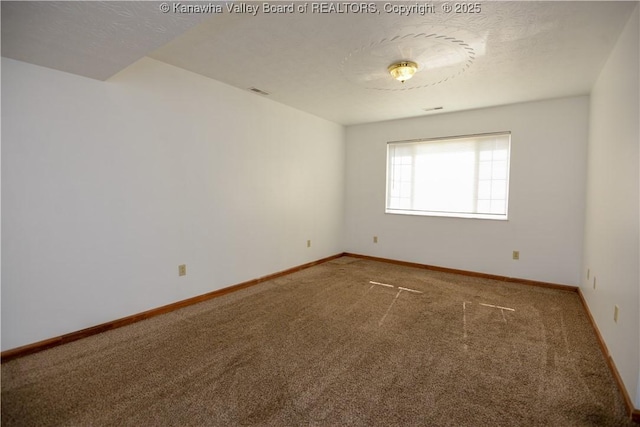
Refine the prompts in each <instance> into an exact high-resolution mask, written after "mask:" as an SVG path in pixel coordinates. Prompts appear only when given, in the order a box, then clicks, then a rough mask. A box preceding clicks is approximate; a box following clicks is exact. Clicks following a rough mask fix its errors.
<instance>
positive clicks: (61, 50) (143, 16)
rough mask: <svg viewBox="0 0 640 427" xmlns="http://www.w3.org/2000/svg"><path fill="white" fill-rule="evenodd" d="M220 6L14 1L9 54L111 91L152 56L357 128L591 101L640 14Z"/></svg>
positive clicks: (8, 7) (498, 5) (615, 8)
mask: <svg viewBox="0 0 640 427" xmlns="http://www.w3.org/2000/svg"><path fill="white" fill-rule="evenodd" d="M211 3H213V4H217V5H220V7H222V9H223V12H221V13H191V14H188V13H175V12H174V10H173V9H172V10H171V11H170V12H169V13H161V12H160V4H161V3H160V2H6V1H3V2H2V55H3V56H7V57H10V58H14V59H18V60H21V61H26V62H31V63H34V64H38V65H42V66H47V67H51V68H55V69H59V70H63V71H68V72H72V73H76V74H80V75H84V76H87V77H92V78H96V79H102V80H104V79H108V78H109V77H110V76H112V75H113V74H115V73H116V72H118V71H120V70H121V69H124V68H125V67H127V66H128V65H130V64H131V63H133V62H135V61H136V60H138V59H139V58H140V57H142V56H145V55H146V56H149V57H151V58H154V59H156V60H160V61H163V62H166V63H168V64H172V65H175V66H177V67H181V68H184V69H186V70H190V71H193V72H195V73H198V74H201V75H204V76H207V77H210V78H213V79H216V80H219V81H222V82H225V83H227V84H230V85H233V86H236V87H238V88H240V89H249V88H252V87H253V88H258V89H261V90H263V91H266V92H269V93H270V95H268V97H269V98H270V99H273V100H275V101H278V102H281V103H284V104H287V105H290V106H292V107H295V108H298V109H300V110H303V111H307V112H309V113H312V114H315V115H317V116H320V117H323V118H326V119H328V120H331V121H334V122H337V123H342V124H346V125H349V124H356V123H365V122H372V121H380V120H389V119H396V118H402V117H413V116H419V115H426V114H434V112H431V113H429V112H426V111H425V109H430V108H434V107H443V109H442V110H438V112H451V111H459V110H464V109H472V108H481V107H487V106H494V105H502V104H508V103H515V102H524V101H532V100H538V99H547V98H555V97H562V96H570V95H578V94H587V93H589V91H590V89H591V87H592V85H593V83H594V81H595V78H596V77H597V75H598V72H599V70H600V69H601V67H602V65H603V64H604V61H605V60H606V58H607V56H608V55H609V53H610V51H611V49H612V47H613V45H614V43H615V41H616V39H617V36H618V35H619V34H620V31H621V30H622V28H623V26H624V24H625V23H626V21H627V19H628V17H629V15H630V12H631V10H632V9H633V8H634V7H635V6H636V5H637V4H638V2H637V1H627V2H624V1H623V2H617V1H605V2H577V1H567V2H564V1H555V2H486V1H485V2H481V3H479V4H480V5H481V11H480V12H479V13H445V12H444V11H443V5H444V3H441V2H433V3H430V4H432V5H433V7H434V12H433V13H427V14H425V15H420V14H411V15H408V16H406V15H400V14H397V13H394V12H393V11H390V12H387V11H385V6H384V5H385V2H376V3H375V8H376V10H377V11H378V12H379V13H353V10H349V11H348V12H349V13H312V9H311V8H312V7H313V5H314V4H318V3H319V2H311V1H309V2H303V1H298V2H295V3H293V5H294V12H293V13H269V14H267V13H264V10H263V9H262V4H263V2H262V1H257V2H246V3H247V4H251V5H252V6H257V7H258V8H259V12H258V13H257V14H256V16H253V15H252V14H251V13H237V12H236V13H229V12H228V11H227V4H226V3H223V2H211ZM387 3H388V4H392V5H394V6H397V5H401V4H402V5H416V4H418V5H423V4H429V3H421V2H398V1H395V2H387ZM169 4H170V6H171V8H173V6H172V5H173V3H171V2H169ZM183 4H187V2H186V1H185V2H184V3H183ZM188 4H194V2H189V3H188ZM207 4H209V2H204V3H202V5H205V6H206V5H207ZM241 4H242V3H241V2H240V1H234V2H230V3H229V5H236V6H240V5H241ZM271 4H280V5H287V4H291V3H290V2H275V1H274V2H271ZM305 4H307V6H304V5H305ZM356 4H359V3H346V2H339V3H334V4H333V5H334V7H339V6H340V5H342V6H341V7H343V8H344V7H345V6H346V7H348V8H352V7H355V6H352V5H356ZM447 4H448V5H453V4H454V3H447ZM298 7H307V8H308V9H307V12H306V13H301V12H300V11H298V10H297V9H298ZM398 60H413V61H416V62H418V64H419V67H420V69H419V71H418V73H417V74H416V76H415V77H414V78H413V79H411V80H408V81H407V82H405V83H404V84H402V83H399V82H396V81H394V80H392V79H391V77H390V76H389V75H388V74H387V71H386V68H387V66H388V65H390V64H391V63H392V62H394V61H398ZM256 96H264V95H256Z"/></svg>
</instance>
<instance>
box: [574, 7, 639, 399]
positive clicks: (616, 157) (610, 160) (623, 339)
mask: <svg viewBox="0 0 640 427" xmlns="http://www.w3.org/2000/svg"><path fill="white" fill-rule="evenodd" d="M638 10H639V8H638V7H636V9H635V11H634V13H633V14H632V16H631V17H630V20H629V22H628V23H627V25H626V27H625V29H624V30H623V32H622V34H621V35H620V38H619V39H618V42H617V44H616V46H615V48H614V50H613V51H612V53H611V55H610V57H609V59H608V61H607V63H606V64H605V66H604V67H603V69H602V71H601V73H600V76H599V77H598V80H597V82H596V84H595V86H594V88H593V92H592V94H591V109H590V111H591V114H590V115H591V117H590V129H589V146H588V147H589V148H588V169H587V171H588V181H587V209H586V222H585V245H584V264H583V272H582V281H581V287H582V291H583V293H584V296H585V298H586V300H587V303H588V304H589V308H590V310H591V313H592V314H593V317H594V319H595V321H596V323H597V325H598V329H599V330H600V332H601V334H602V336H603V338H604V340H605V343H606V344H607V347H608V348H609V352H610V353H611V355H612V357H613V360H614V362H615V364H616V366H617V368H618V371H619V372H620V375H621V377H622V379H623V381H624V384H625V386H626V388H627V391H628V392H629V396H631V398H632V399H634V398H635V406H636V407H637V408H640V396H638V395H637V388H638V375H639V374H640V368H639V366H640V355H639V347H640V336H639V335H640V332H639V331H640V317H639V314H638V313H639V312H640V300H639V299H640V295H639V287H640V274H639V271H638V268H639V265H640V264H639V263H638V260H639V259H640V251H639V244H640V239H639V237H638V236H639V231H640V223H639V221H640V210H639V205H640V198H639V192H640V184H639V181H640V173H639V171H640V150H639V146H640V131H639V129H638V127H639V126H640V125H639V123H638V117H640V107H639V103H640V98H639V91H640V87H639V86H638V81H639V80H640V74H639V72H638V61H639V57H638V51H639V50H640V46H639V42H638V40H639V39H640V36H639V31H638V15H639V11H638ZM587 270H589V277H588V278H587ZM594 280H595V281H596V288H595V289H594V288H593V281H594ZM616 305H617V306H618V307H619V309H620V310H619V317H618V322H617V323H616V322H614V307H615V306H616Z"/></svg>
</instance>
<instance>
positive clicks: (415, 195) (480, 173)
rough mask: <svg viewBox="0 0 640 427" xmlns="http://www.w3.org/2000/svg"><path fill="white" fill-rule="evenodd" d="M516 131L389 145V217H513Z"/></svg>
mask: <svg viewBox="0 0 640 427" xmlns="http://www.w3.org/2000/svg"><path fill="white" fill-rule="evenodd" d="M510 149H511V133H510V132H505V133H494V134H484V135H469V136H462V137H450V138H438V139H428V140H419V141H398V142H389V143H388V144H387V207H386V212H387V213H393V214H406V215H431V216H452V217H463V218H484V219H499V220H506V219H507V208H508V199H509V157H510Z"/></svg>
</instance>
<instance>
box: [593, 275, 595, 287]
mask: <svg viewBox="0 0 640 427" xmlns="http://www.w3.org/2000/svg"><path fill="white" fill-rule="evenodd" d="M595 288H596V276H593V289H595Z"/></svg>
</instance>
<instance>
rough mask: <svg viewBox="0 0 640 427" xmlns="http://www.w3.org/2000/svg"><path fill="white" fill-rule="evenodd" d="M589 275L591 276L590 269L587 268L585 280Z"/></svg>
mask: <svg viewBox="0 0 640 427" xmlns="http://www.w3.org/2000/svg"><path fill="white" fill-rule="evenodd" d="M589 276H591V270H590V269H589V268H587V280H589Z"/></svg>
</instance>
